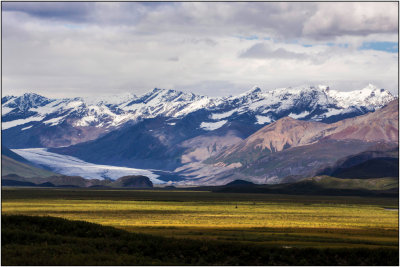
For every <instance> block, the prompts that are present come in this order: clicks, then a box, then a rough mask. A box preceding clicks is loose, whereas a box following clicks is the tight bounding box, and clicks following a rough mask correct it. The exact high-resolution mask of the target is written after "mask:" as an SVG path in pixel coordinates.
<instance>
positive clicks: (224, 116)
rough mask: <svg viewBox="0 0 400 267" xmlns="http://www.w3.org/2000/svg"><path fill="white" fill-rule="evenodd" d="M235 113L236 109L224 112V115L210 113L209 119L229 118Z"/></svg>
mask: <svg viewBox="0 0 400 267" xmlns="http://www.w3.org/2000/svg"><path fill="white" fill-rule="evenodd" d="M235 112H236V109H233V110H231V111H228V112H224V113H212V114H211V117H210V118H211V119H213V120H220V119H225V118H227V117H230V116H231V115H232V114H233V113H235Z"/></svg>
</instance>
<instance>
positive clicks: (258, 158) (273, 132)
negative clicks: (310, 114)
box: [206, 100, 399, 183]
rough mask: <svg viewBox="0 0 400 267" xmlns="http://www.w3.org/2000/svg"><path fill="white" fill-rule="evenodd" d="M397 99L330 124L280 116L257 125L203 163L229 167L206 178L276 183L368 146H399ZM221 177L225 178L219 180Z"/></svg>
mask: <svg viewBox="0 0 400 267" xmlns="http://www.w3.org/2000/svg"><path fill="white" fill-rule="evenodd" d="M398 127H399V126H398V100H394V101H392V102H390V103H388V104H387V105H386V106H385V107H383V108H382V109H380V110H377V111H375V112H371V113H368V114H365V115H362V116H358V117H354V118H349V119H345V120H342V121H339V122H336V123H332V124H325V123H318V122H304V121H297V120H294V119H291V118H282V119H280V120H278V121H276V122H274V123H272V124H270V125H267V126H265V127H263V128H262V129H260V130H258V131H257V132H255V133H254V134H252V135H251V136H249V137H248V138H246V139H245V140H242V141H241V142H239V143H237V144H235V145H233V146H231V147H230V148H228V149H225V150H224V151H221V152H220V153H219V154H218V155H216V156H214V157H212V158H210V159H208V160H207V161H206V163H209V164H212V165H213V166H221V167H229V166H235V168H234V169H230V170H226V171H224V172H222V173H220V174H218V175H217V176H215V177H214V178H213V179H212V180H211V181H209V182H217V181H219V180H222V178H226V179H228V178H229V180H232V179H239V178H242V177H246V176H247V177H252V178H251V179H252V180H253V181H257V182H259V183H279V182H283V181H285V180H284V178H286V177H289V176H292V175H296V176H297V177H291V179H292V180H293V179H294V180H296V179H300V178H302V177H305V176H308V175H309V176H312V175H315V174H317V173H316V171H317V170H318V169H321V168H323V167H324V166H329V165H332V164H334V163H335V162H336V161H337V160H339V159H340V158H343V157H346V156H350V155H354V154H357V153H361V152H363V151H366V150H368V149H371V148H374V147H377V145H378V144H379V146H381V147H387V148H388V149H389V150H390V149H393V147H397V146H398V129H399V128H398ZM224 182H226V181H224Z"/></svg>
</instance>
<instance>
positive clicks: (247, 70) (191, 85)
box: [2, 2, 398, 96]
mask: <svg viewBox="0 0 400 267" xmlns="http://www.w3.org/2000/svg"><path fill="white" fill-rule="evenodd" d="M393 5H397V4H393V3H316V2H311V3H297V2H285V3H275V2H272V3H270V2H262V3H258V2H250V3H228V2H225V3H224V2H219V3H211V2H209V3H205V2H204V3H199V2H175V3H169V2H161V3H158V2H157V3H156V2H151V3H145V2H143V3H141V2H133V3H131V2H104V3H103V2H97V3H90V2H84V3H81V2H73V3H68V2H50V3H47V2H46V3H45V2H36V3H35V2H15V3H13V2H6V3H3V11H2V15H3V27H2V29H3V31H2V35H3V36H2V38H3V59H2V60H3V94H8V93H12V94H18V93H22V92H25V91H28V90H30V91H34V92H37V93H42V94H45V95H49V96H76V95H90V94H92V93H93V92H96V93H110V92H114V93H120V92H125V91H131V92H133V93H136V94H140V93H143V92H145V91H148V90H150V89H152V88H154V87H159V88H176V89H181V90H189V91H193V92H196V93H201V94H206V95H227V94H234V93H239V92H241V91H245V90H247V89H248V88H251V87H252V86H253V85H254V84H258V85H260V86H263V87H265V88H272V87H282V86H295V85H297V84H304V83H319V82H322V83H328V84H330V85H337V86H339V87H340V88H338V89H344V90H348V89H360V88H362V86H364V85H366V84H368V83H369V82H376V83H377V85H378V86H382V87H385V88H387V89H391V90H392V92H395V91H396V90H397V73H398V71H397V57H398V54H397V53H387V52H385V51H377V50H374V49H368V50H365V49H364V50H363V49H360V48H362V47H363V44H365V42H370V43H373V42H396V43H397V37H398V34H397V24H396V25H394V24H393V22H394V21H396V23H397V17H398V14H397V8H393ZM393 10H394V11H393ZM306 44H307V45H306ZM354 86H356V87H355V88H354Z"/></svg>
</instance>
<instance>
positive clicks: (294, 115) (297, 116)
mask: <svg viewBox="0 0 400 267" xmlns="http://www.w3.org/2000/svg"><path fill="white" fill-rule="evenodd" d="M309 114H310V112H308V111H303V112H301V113H300V114H295V113H290V114H289V115H288V116H289V117H291V118H293V119H301V118H304V117H306V116H307V115H309Z"/></svg>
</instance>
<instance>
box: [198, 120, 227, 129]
mask: <svg viewBox="0 0 400 267" xmlns="http://www.w3.org/2000/svg"><path fill="white" fill-rule="evenodd" d="M226 122H227V121H226V120H222V121H217V122H202V123H201V124H200V127H201V128H203V129H204V130H207V131H213V130H216V129H218V128H221V127H222V126H223V125H224V124H225V123H226Z"/></svg>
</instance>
